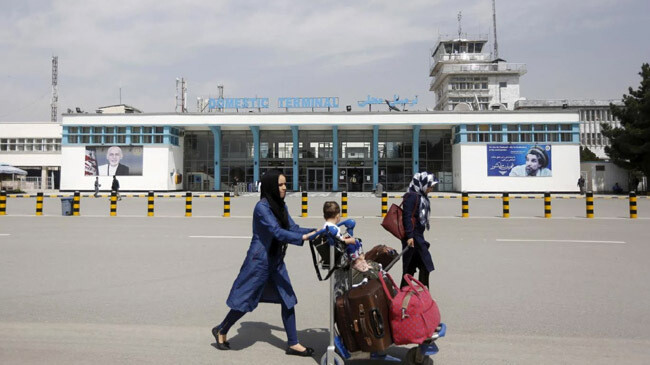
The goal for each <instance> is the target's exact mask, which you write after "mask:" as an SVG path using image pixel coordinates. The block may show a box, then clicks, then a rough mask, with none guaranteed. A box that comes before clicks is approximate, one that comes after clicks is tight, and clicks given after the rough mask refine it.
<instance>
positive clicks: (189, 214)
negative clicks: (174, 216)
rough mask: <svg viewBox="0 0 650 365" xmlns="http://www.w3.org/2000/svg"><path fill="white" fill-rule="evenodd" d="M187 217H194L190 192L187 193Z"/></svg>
mask: <svg viewBox="0 0 650 365" xmlns="http://www.w3.org/2000/svg"><path fill="white" fill-rule="evenodd" d="M185 216H186V217H191V216H192V192H191V191H188V192H187V193H185Z"/></svg>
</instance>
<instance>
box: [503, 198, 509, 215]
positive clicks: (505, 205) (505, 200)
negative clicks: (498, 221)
mask: <svg viewBox="0 0 650 365" xmlns="http://www.w3.org/2000/svg"><path fill="white" fill-rule="evenodd" d="M502 199H503V218H510V194H509V193H503V197H502Z"/></svg>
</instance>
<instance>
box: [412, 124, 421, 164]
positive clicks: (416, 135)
mask: <svg viewBox="0 0 650 365" xmlns="http://www.w3.org/2000/svg"><path fill="white" fill-rule="evenodd" d="M420 128H421V126H419V125H414V126H413V175H415V174H416V173H418V172H420V153H419V151H420Z"/></svg>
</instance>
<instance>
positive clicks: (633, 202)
mask: <svg viewBox="0 0 650 365" xmlns="http://www.w3.org/2000/svg"><path fill="white" fill-rule="evenodd" d="M630 218H632V219H634V218H636V192H634V191H630Z"/></svg>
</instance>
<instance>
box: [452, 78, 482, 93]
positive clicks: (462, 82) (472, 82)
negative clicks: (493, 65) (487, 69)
mask: <svg viewBox="0 0 650 365" xmlns="http://www.w3.org/2000/svg"><path fill="white" fill-rule="evenodd" d="M448 89H449V90H487V89H488V80H487V77H484V76H481V77H452V78H451V80H450V81H449V85H448Z"/></svg>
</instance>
